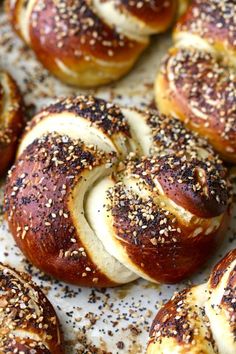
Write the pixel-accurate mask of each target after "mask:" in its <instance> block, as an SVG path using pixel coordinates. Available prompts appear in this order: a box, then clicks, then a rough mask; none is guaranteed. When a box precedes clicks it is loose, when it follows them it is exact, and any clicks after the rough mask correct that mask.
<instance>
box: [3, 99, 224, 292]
mask: <svg viewBox="0 0 236 354" xmlns="http://www.w3.org/2000/svg"><path fill="white" fill-rule="evenodd" d="M129 153H130V154H131V155H130V154H129ZM143 155H146V156H144V157H142V156H143ZM18 156H19V157H18V160H17V162H16V165H15V166H14V167H13V168H12V170H11V172H10V173H9V178H8V181H7V184H6V191H5V210H6V217H7V220H8V224H9V227H10V230H11V232H12V233H13V236H14V237H15V240H16V242H17V244H18V245H19V247H20V248H21V250H22V251H23V253H24V254H25V255H26V257H27V258H28V259H29V260H30V261H31V262H32V263H33V264H35V265H36V266H37V267H38V268H40V269H42V270H43V271H45V272H47V273H49V274H51V275H53V276H55V277H56V278H59V279H62V280H65V281H68V282H71V283H75V284H79V285H85V286H94V285H95V286H115V285H117V284H122V283H127V282H129V281H132V280H134V279H136V278H137V277H138V276H142V277H143V278H145V279H149V280H151V281H154V282H176V281H178V280H180V279H182V278H183V277H186V276H187V275H189V274H191V273H192V272H194V271H195V270H196V269H197V268H198V267H199V266H200V265H201V264H202V263H203V262H204V261H205V260H206V259H207V258H208V257H209V253H212V250H213V249H214V248H215V247H216V246H217V244H218V243H219V242H220V241H221V239H222V237H223V235H224V232H223V230H224V229H225V227H226V225H227V220H228V211H229V204H230V195H229V192H230V187H229V184H228V180H227V175H226V170H225V169H224V167H223V165H222V163H221V161H220V160H219V159H218V157H217V156H216V155H215V154H214V153H213V150H212V148H211V147H209V145H208V144H207V142H206V141H205V140H203V139H201V138H199V137H198V136H197V135H194V134H193V133H190V132H189V131H188V130H186V129H185V128H184V126H183V124H182V123H181V122H179V121H178V120H176V119H170V118H169V117H165V116H161V115H160V114H158V112H156V111H154V112H144V111H138V110H135V109H131V108H120V107H118V106H116V105H114V104H111V103H108V102H106V101H104V100H101V99H96V98H94V97H91V96H78V97H75V98H68V99H65V100H62V101H59V102H57V103H55V104H53V105H51V106H49V107H48V108H46V109H45V110H43V111H42V112H41V113H39V114H38V115H37V116H36V117H35V118H34V119H33V121H32V122H31V123H30V124H29V125H28V128H27V129H26V132H25V134H24V136H23V139H22V142H21V145H20V147H19V155H18ZM126 157H127V160H125V158H126ZM144 226H145V227H144ZM32 250H34V252H32ZM36 250H37V251H36ZM191 250H194V251H193V252H191ZM154 262H155V264H156V266H155V267H153V264H154Z"/></svg>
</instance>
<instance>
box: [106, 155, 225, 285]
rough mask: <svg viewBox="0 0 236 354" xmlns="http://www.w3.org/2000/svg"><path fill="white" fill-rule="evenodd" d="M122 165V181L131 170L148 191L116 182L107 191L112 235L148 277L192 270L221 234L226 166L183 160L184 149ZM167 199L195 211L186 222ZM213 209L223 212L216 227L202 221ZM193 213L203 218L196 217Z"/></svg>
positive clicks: (170, 279) (174, 276)
mask: <svg viewBox="0 0 236 354" xmlns="http://www.w3.org/2000/svg"><path fill="white" fill-rule="evenodd" d="M209 161H210V159H209ZM125 165H127V167H126V169H125V171H124V174H125V177H126V178H125V181H126V180H127V179H128V178H130V176H132V178H133V179H134V181H135V185H136V188H139V189H140V191H144V190H149V191H150V195H149V196H148V197H142V196H139V195H138V194H137V192H135V189H136V188H135V189H133V188H131V187H130V189H127V188H126V187H125V186H124V185H123V184H122V182H119V183H118V184H116V185H115V187H114V188H113V189H111V190H110V191H109V193H108V200H109V203H108V205H109V206H108V210H109V209H111V215H112V218H113V228H114V230H115V234H116V239H117V240H118V241H119V243H121V245H122V247H124V248H125V249H126V252H127V254H128V256H129V258H130V259H131V260H132V262H133V263H134V264H141V267H142V271H144V272H145V274H146V275H148V276H149V277H150V278H152V279H155V281H157V282H161V283H162V282H164V283H176V282H178V281H180V280H182V279H184V278H186V277H187V276H188V275H190V274H192V273H193V272H195V271H196V270H197V269H198V268H199V266H200V265H201V264H203V263H204V262H205V261H206V260H207V259H208V258H209V253H211V252H214V250H215V249H216V247H217V246H218V245H219V244H220V242H221V241H222V239H223V234H224V230H225V228H226V225H227V223H228V219H229V210H227V209H228V200H229V195H228V192H227V185H226V180H225V173H226V171H225V170H224V169H222V165H221V163H220V162H219V165H217V162H216V161H214V162H213V163H212V162H210V163H206V162H205V163H204V162H202V161H200V160H198V159H196V157H193V158H192V160H191V159H190V160H189V161H186V155H183V156H182V157H180V156H178V155H177V156H175V155H166V156H164V157H162V158H158V157H152V158H143V159H142V160H140V159H137V160H133V161H131V162H128V163H127V164H125ZM196 166H198V167H196ZM213 166H214V167H213ZM197 168H199V170H201V173H202V176H201V178H200V177H199V173H200V172H199V171H198V172H196V170H197ZM213 171H214V172H213ZM203 175H204V176H203ZM202 178H203V179H204V181H202V182H201V183H200V182H199V181H200V180H202ZM159 185H160V186H161V188H162V190H163V193H164V197H162V195H159V193H160V191H159ZM170 202H175V203H176V204H177V205H179V206H180V207H181V208H184V209H183V210H184V212H187V211H189V212H191V213H193V215H196V216H195V217H194V218H195V220H194V218H193V220H192V221H191V223H188V222H186V220H185V218H184V215H182V213H181V211H176V210H174V209H173V208H171V207H170V205H169V203H170ZM218 215H224V216H223V218H221V219H220V220H219V225H218V227H217V228H211V224H209V223H206V224H204V223H205V221H206V219H207V218H213V217H216V216H218ZM198 217H200V218H206V219H205V220H204V219H203V220H202V223H199V221H198ZM206 235H207V236H206ZM144 250H145V251H144ZM154 264H155V267H154V266H153V265H154Z"/></svg>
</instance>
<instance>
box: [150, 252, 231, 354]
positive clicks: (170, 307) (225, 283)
mask: <svg viewBox="0 0 236 354" xmlns="http://www.w3.org/2000/svg"><path fill="white" fill-rule="evenodd" d="M235 300H236V250H233V251H231V252H229V253H228V254H227V255H226V256H225V257H224V258H223V259H222V260H221V261H220V262H219V263H218V264H217V265H216V266H215V268H214V269H213V271H212V273H211V276H210V279H209V281H208V282H207V283H205V284H202V285H198V286H195V287H191V288H189V289H185V290H183V291H181V292H180V293H178V294H176V295H174V296H173V298H172V299H171V300H170V301H168V302H167V303H166V304H165V305H164V306H162V308H161V309H160V311H159V312H158V314H157V316H156V318H155V320H154V322H153V324H152V328H151V331H150V341H149V344H148V348H147V354H157V353H165V354H175V353H176V354H177V353H178V354H184V353H189V354H195V353H205V354H228V353H235V351H236V343H235V328H236V316H235Z"/></svg>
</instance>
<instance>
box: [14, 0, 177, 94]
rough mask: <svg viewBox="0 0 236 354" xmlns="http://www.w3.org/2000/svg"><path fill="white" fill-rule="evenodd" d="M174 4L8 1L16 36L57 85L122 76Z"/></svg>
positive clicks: (170, 18) (94, 0)
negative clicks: (54, 78)
mask: <svg viewBox="0 0 236 354" xmlns="http://www.w3.org/2000/svg"><path fill="white" fill-rule="evenodd" d="M176 2H177V1H176V0H168V1H164V2H163V1H162V0H161V1H160V0H151V1H146V0H142V1H138V2H135V1H124V0H106V1H103V0H75V1H68V0H59V1H52V0H27V1H26V2H25V1H23V0H13V1H11V0H8V1H7V12H8V14H9V18H10V21H11V23H12V25H13V27H14V28H15V30H16V32H17V33H18V35H19V36H20V37H21V38H22V39H23V40H24V41H25V42H26V43H27V44H28V45H29V46H30V47H31V48H32V49H33V50H34V52H35V53H36V56H37V57H38V59H39V60H40V61H41V62H42V63H43V65H44V66H45V67H46V68H47V69H48V70H49V71H51V72H52V73H53V74H54V75H56V76H57V77H59V78H60V79H61V80H62V81H64V82H66V83H69V84H73V85H79V86H83V87H92V86H97V85H102V84H106V83H109V82H111V81H114V80H117V79H119V78H120V77H121V76H123V75H124V74H126V73H127V72H128V71H129V70H130V69H131V67H132V66H133V65H134V63H135V62H136V61H137V59H138V58H139V56H140V54H141V53H142V52H143V50H144V49H145V48H146V47H147V45H148V43H149V35H150V34H152V33H159V32H162V31H164V30H166V29H167V28H168V27H169V26H170V24H171V23H172V21H173V18H174V15H175V10H176Z"/></svg>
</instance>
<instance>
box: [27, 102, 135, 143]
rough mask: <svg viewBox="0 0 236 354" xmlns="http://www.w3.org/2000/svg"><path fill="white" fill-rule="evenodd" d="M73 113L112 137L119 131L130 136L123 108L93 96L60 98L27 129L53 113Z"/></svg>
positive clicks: (44, 110) (32, 121)
mask: <svg viewBox="0 0 236 354" xmlns="http://www.w3.org/2000/svg"><path fill="white" fill-rule="evenodd" d="M64 112H66V113H72V114H73V115H74V116H75V117H82V118H84V119H86V120H88V121H89V122H90V124H91V126H94V127H96V128H97V129H98V130H101V131H102V132H103V133H106V134H107V135H109V136H110V137H111V136H112V135H115V134H117V133H122V134H124V136H127V137H130V131H129V126H128V124H127V121H126V120H125V117H124V115H123V114H122V112H121V108H120V107H119V106H118V105H116V104H113V103H110V102H107V101H105V100H103V99H101V98H96V97H93V96H83V95H79V96H74V97H68V98H65V99H60V100H58V101H57V102H55V103H54V104H52V105H50V106H48V107H46V108H44V109H43V111H41V112H40V114H39V115H38V116H36V117H35V118H34V119H32V120H31V121H30V122H29V124H28V126H27V127H26V131H30V130H31V129H32V128H33V127H34V126H35V125H37V124H38V123H39V122H40V121H41V120H43V119H45V118H46V117H48V116H50V115H51V114H63V113H64Z"/></svg>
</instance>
